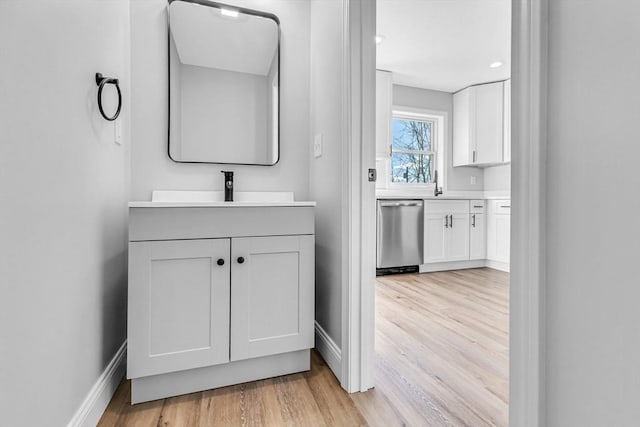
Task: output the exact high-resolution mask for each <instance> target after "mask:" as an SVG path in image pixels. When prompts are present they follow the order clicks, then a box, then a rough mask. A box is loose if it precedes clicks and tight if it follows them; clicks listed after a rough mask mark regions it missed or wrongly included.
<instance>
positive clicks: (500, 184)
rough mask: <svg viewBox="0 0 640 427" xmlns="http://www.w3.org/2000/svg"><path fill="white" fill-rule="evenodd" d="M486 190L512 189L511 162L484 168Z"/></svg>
mask: <svg viewBox="0 0 640 427" xmlns="http://www.w3.org/2000/svg"><path fill="white" fill-rule="evenodd" d="M484 190H485V191H503V192H505V193H506V192H510V191H511V164H508V165H502V166H492V167H490V168H486V169H485V170H484Z"/></svg>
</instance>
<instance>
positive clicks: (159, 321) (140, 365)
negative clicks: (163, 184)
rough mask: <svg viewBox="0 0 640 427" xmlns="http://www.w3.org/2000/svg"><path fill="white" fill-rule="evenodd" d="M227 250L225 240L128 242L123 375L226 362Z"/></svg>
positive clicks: (227, 246)
mask: <svg viewBox="0 0 640 427" xmlns="http://www.w3.org/2000/svg"><path fill="white" fill-rule="evenodd" d="M229 254H230V247H229V239H209V240H167V241H157V242H131V243H129V308H128V312H129V319H128V359H127V364H128V365H127V369H128V376H129V378H136V377H141V376H147V375H155V374H161V373H166V372H173V371H178V370H182V369H191V368H198V367H201V366H210V365H215V364H218V363H226V362H228V361H229V272H230V262H229ZM218 260H223V261H224V264H223V265H218Z"/></svg>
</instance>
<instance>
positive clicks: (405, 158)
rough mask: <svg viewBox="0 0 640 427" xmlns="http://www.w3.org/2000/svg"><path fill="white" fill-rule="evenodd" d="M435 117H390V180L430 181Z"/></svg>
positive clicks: (405, 181) (434, 159) (406, 181)
mask: <svg viewBox="0 0 640 427" xmlns="http://www.w3.org/2000/svg"><path fill="white" fill-rule="evenodd" d="M437 125H438V120H437V119H435V118H427V117H426V116H425V117H424V118H422V117H420V118H417V117H416V116H413V117H408V116H403V115H400V114H394V115H393V118H392V120H391V134H392V135H391V137H392V144H391V182H392V183H393V184H396V183H397V184H414V185H424V184H431V183H432V182H433V178H434V176H433V173H434V171H435V169H436V165H437V163H436V150H437V145H438V143H437V135H438V133H437Z"/></svg>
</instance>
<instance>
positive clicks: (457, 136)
mask: <svg viewBox="0 0 640 427" xmlns="http://www.w3.org/2000/svg"><path fill="white" fill-rule="evenodd" d="M474 104H475V92H474V89H473V88H467V89H464V90H461V91H460V92H457V93H454V94H453V166H465V165H470V164H472V163H473V157H472V153H473V148H472V140H471V134H472V132H471V126H473V120H472V119H473V117H471V114H470V113H471V106H472V105H474Z"/></svg>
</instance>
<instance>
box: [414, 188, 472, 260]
mask: <svg viewBox="0 0 640 427" xmlns="http://www.w3.org/2000/svg"><path fill="white" fill-rule="evenodd" d="M424 218H425V219H424V263H425V264H429V263H439V262H450V261H465V260H468V259H469V201H468V200H425V201H424Z"/></svg>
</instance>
